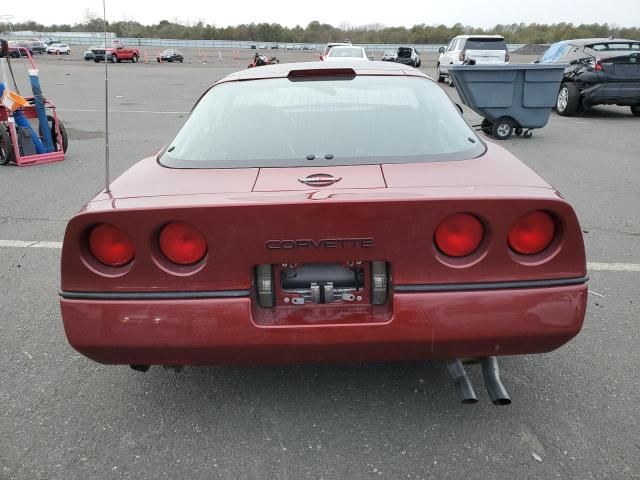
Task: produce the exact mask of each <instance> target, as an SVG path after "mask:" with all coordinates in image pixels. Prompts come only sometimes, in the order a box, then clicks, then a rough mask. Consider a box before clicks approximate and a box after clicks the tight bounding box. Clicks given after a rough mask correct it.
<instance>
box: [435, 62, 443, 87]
mask: <svg viewBox="0 0 640 480" xmlns="http://www.w3.org/2000/svg"><path fill="white" fill-rule="evenodd" d="M437 72H438V83H444V77H443V76H442V73H440V64H438V67H437Z"/></svg>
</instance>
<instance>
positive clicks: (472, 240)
mask: <svg viewBox="0 0 640 480" xmlns="http://www.w3.org/2000/svg"><path fill="white" fill-rule="evenodd" d="M483 237H484V227H483V226H482V222H481V221H480V220H478V219H477V218H476V217H474V216H473V215H471V214H469V213H456V214H454V215H451V216H450V217H447V218H445V219H444V220H443V221H442V222H440V225H438V228H437V229H436V236H435V242H436V246H437V247H438V249H440V251H441V252H442V253H444V254H445V255H449V256H450V257H466V256H467V255H470V254H472V253H473V252H475V251H476V250H477V249H478V247H479V246H480V244H481V243H482V238H483Z"/></svg>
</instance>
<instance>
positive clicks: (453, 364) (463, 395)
mask: <svg viewBox="0 0 640 480" xmlns="http://www.w3.org/2000/svg"><path fill="white" fill-rule="evenodd" d="M447 370H449V375H451V378H452V379H453V383H454V385H455V387H456V391H457V392H458V396H459V397H460V401H461V402H462V403H463V404H464V405H472V404H474V403H478V396H477V395H476V392H475V390H474V389H473V384H472V383H471V380H469V377H468V376H467V372H466V371H465V369H464V366H463V365H462V362H461V361H460V359H455V360H451V361H450V362H448V363H447Z"/></svg>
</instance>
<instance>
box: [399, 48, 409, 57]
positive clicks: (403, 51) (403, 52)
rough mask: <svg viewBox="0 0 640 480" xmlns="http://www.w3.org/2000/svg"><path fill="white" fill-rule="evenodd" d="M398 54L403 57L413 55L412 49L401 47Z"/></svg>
mask: <svg viewBox="0 0 640 480" xmlns="http://www.w3.org/2000/svg"><path fill="white" fill-rule="evenodd" d="M398 56H399V57H402V58H409V57H410V56H411V49H410V48H402V47H400V48H399V49H398Z"/></svg>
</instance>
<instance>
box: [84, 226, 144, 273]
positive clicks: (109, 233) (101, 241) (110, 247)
mask: <svg viewBox="0 0 640 480" xmlns="http://www.w3.org/2000/svg"><path fill="white" fill-rule="evenodd" d="M89 250H90V251H91V254H92V255H93V256H94V257H95V258H96V260H98V261H99V262H100V263H104V264H105V265H108V266H110V267H121V266H123V265H126V264H127V263H129V262H131V260H133V257H134V256H135V249H134V247H133V242H132V241H131V240H130V239H129V237H128V236H127V234H126V233H124V232H123V231H122V230H120V229H119V228H118V227H114V226H113V225H110V224H108V223H103V224H101V225H98V226H97V227H95V228H94V229H93V230H91V233H90V234H89Z"/></svg>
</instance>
